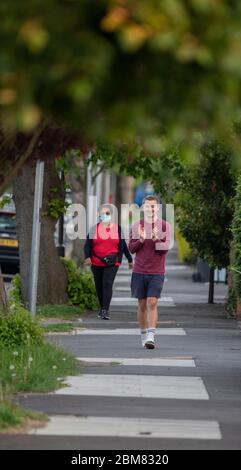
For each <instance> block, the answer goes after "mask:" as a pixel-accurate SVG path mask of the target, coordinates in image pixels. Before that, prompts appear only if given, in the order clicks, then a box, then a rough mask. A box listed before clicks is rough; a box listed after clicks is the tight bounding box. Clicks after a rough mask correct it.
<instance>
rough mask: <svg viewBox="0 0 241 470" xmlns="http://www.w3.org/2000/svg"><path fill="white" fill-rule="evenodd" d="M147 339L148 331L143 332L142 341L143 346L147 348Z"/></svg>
mask: <svg viewBox="0 0 241 470" xmlns="http://www.w3.org/2000/svg"><path fill="white" fill-rule="evenodd" d="M146 340H147V333H142V334H141V343H142V347H143V348H145V346H146Z"/></svg>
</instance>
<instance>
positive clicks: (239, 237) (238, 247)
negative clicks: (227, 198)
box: [232, 175, 241, 299]
mask: <svg viewBox="0 0 241 470" xmlns="http://www.w3.org/2000/svg"><path fill="white" fill-rule="evenodd" d="M232 234H233V266H232V268H233V279H234V285H233V287H234V291H235V294H236V296H237V297H238V298H239V299H241V175H239V178H238V183H237V189H236V195H235V210H234V217H233V222H232Z"/></svg>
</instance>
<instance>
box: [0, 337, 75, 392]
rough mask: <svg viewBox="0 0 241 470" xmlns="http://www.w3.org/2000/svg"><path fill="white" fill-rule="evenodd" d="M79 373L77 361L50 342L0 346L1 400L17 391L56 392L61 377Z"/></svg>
mask: <svg viewBox="0 0 241 470" xmlns="http://www.w3.org/2000/svg"><path fill="white" fill-rule="evenodd" d="M78 373H80V365H79V362H78V361H77V359H75V358H74V357H73V356H72V355H71V354H69V353H67V352H65V351H63V350H61V349H60V348H58V347H56V346H54V345H52V344H50V343H47V342H44V343H43V344H41V345H31V344H30V345H27V346H21V347H20V346H19V347H15V348H14V349H11V350H10V349H8V348H6V347H5V348H4V347H0V378H1V382H0V400H1V396H2V397H3V396H4V395H5V396H6V395H8V394H12V393H16V392H50V391H52V390H56V389H57V388H59V387H60V386H61V381H62V380H63V378H64V377H66V376H67V375H75V374H78ZM2 400H3V399H2Z"/></svg>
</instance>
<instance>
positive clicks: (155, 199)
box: [142, 194, 160, 204]
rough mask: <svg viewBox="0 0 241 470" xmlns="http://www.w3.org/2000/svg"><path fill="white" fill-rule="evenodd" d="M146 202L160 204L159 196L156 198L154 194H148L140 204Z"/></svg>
mask: <svg viewBox="0 0 241 470" xmlns="http://www.w3.org/2000/svg"><path fill="white" fill-rule="evenodd" d="M146 201H156V203H157V204H160V198H159V196H156V194H148V196H145V197H144V198H143V201H142V204H145V202H146Z"/></svg>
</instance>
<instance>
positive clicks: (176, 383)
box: [51, 374, 209, 400]
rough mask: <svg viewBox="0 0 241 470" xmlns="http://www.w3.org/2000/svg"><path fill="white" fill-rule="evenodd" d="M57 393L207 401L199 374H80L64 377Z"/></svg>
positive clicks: (205, 391)
mask: <svg viewBox="0 0 241 470" xmlns="http://www.w3.org/2000/svg"><path fill="white" fill-rule="evenodd" d="M65 383H66V385H67V386H66V387H65V388H61V389H59V390H56V391H55V392H51V394H56V395H78V396H83V395H86V396H97V397H98V396H109V397H137V398H138V397H139V398H168V399H177V400H209V396H208V393H207V390H206V387H205V385H204V383H203V381H202V379H201V377H180V376H170V377H169V376H156V375H140V374H139V375H131V374H126V375H123V374H83V375H79V376H70V377H67V378H66V381H65Z"/></svg>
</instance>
